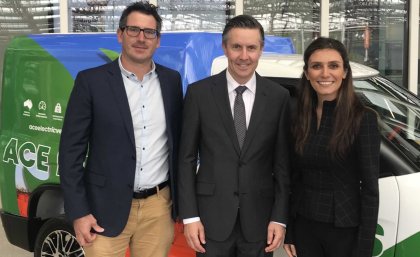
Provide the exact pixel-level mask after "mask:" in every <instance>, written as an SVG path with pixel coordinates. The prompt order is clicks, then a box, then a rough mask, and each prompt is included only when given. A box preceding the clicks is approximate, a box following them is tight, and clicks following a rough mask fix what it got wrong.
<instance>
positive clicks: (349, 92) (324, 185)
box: [284, 37, 380, 257]
mask: <svg viewBox="0 0 420 257" xmlns="http://www.w3.org/2000/svg"><path fill="white" fill-rule="evenodd" d="M304 62H305V65H304V68H303V69H304V71H303V75H302V79H301V84H300V91H301V92H300V94H299V97H298V104H297V114H296V119H295V122H294V124H293V128H292V131H293V135H294V150H295V157H294V161H293V163H294V169H293V174H292V194H291V217H290V222H289V224H288V227H287V233H286V241H285V246H284V248H285V250H286V252H287V254H288V255H289V257H292V256H299V257H324V256H329V257H350V256H351V257H371V256H372V250H373V244H374V239H375V231H376V224H377V218H378V206H379V187H378V176H379V145H380V134H379V130H378V121H377V119H378V118H377V115H376V113H375V112H374V111H373V110H371V109H369V108H367V107H365V106H364V105H363V103H362V102H361V101H360V100H359V98H358V97H357V95H356V93H355V91H354V88H353V79H352V71H351V67H350V64H349V58H348V54H347V51H346V49H345V47H344V45H343V44H342V43H341V42H339V41H337V40H334V39H331V38H322V37H321V38H318V39H316V40H314V41H313V42H312V43H311V44H310V45H309V46H308V48H307V49H306V50H305V53H304Z"/></svg>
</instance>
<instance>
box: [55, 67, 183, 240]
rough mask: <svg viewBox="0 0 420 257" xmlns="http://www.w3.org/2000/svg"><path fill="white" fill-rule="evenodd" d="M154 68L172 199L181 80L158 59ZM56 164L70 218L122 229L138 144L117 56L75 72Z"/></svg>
mask: <svg viewBox="0 0 420 257" xmlns="http://www.w3.org/2000/svg"><path fill="white" fill-rule="evenodd" d="M156 72H157V74H158V77H159V81H160V86H161V90H162V97H163V102H164V109H165V117H166V127H167V135H168V146H169V178H170V188H171V194H172V199H176V190H175V189H176V188H175V185H176V175H175V173H176V169H177V158H178V155H177V151H178V144H179V136H180V125H181V115H182V84H181V78H180V75H179V73H178V72H176V71H174V70H171V69H168V68H165V67H163V66H161V65H158V64H156ZM86 155H88V157H87V158H85V157H86ZM84 162H86V163H85V165H84ZM59 164H60V179H61V187H62V189H63V192H64V204H65V212H66V216H67V217H68V219H69V220H70V221H73V220H75V219H77V218H80V217H83V216H85V215H87V214H90V213H91V214H93V215H94V216H95V218H96V219H97V221H98V224H99V225H100V226H102V227H103V228H105V231H104V232H103V234H104V235H106V236H117V235H118V234H120V232H121V231H122V230H123V228H124V226H125V225H126V222H127V219H128V214H129V211H130V206H131V201H132V196H133V186H134V177H135V167H136V148H135V140H134V130H133V121H132V118H131V113H130V107H129V104H128V99H127V94H126V91H125V88H124V83H123V80H122V75H121V70H120V68H119V65H118V60H115V61H114V62H112V63H109V64H105V65H103V66H99V67H96V68H92V69H88V70H85V71H81V72H80V73H79V74H78V75H77V77H76V81H75V85H74V88H73V91H72V93H71V96H70V99H69V102H68V106H67V111H66V116H65V120H64V124H63V129H62V134H61V142H60V155H59ZM173 216H174V217H175V216H176V202H175V201H174V205H173Z"/></svg>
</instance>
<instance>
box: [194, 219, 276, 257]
mask: <svg viewBox="0 0 420 257" xmlns="http://www.w3.org/2000/svg"><path fill="white" fill-rule="evenodd" d="M203 247H204V249H206V252H205V253H197V255H196V256H197V257H272V256H273V253H266V252H265V251H264V249H265V247H267V239H264V240H262V241H258V242H247V241H246V240H245V238H244V236H243V235H242V230H241V225H240V222H239V215H238V218H237V219H236V224H235V227H234V229H233V231H232V234H231V235H230V236H229V238H228V239H227V240H226V241H221V242H220V241H214V240H211V239H209V238H207V237H206V244H205V245H204V246H203Z"/></svg>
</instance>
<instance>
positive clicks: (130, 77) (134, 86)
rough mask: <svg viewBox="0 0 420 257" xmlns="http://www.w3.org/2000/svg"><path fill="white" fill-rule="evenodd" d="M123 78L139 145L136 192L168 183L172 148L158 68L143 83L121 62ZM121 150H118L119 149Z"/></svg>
mask: <svg viewBox="0 0 420 257" xmlns="http://www.w3.org/2000/svg"><path fill="white" fill-rule="evenodd" d="M119 64H120V69H121V74H122V77H123V81H124V87H125V91H126V93H127V98H128V104H129V106H130V111H131V117H132V120H133V127H134V137H135V142H136V176H135V181H134V188H133V190H134V191H139V190H142V189H146V188H152V187H155V186H157V185H159V184H160V183H162V182H165V181H166V180H168V177H169V174H168V171H169V161H168V158H169V148H168V136H167V134H166V119H165V109H164V107H163V98H162V91H161V88H160V82H159V78H158V75H157V73H156V71H155V68H156V65H155V63H154V62H152V70H151V71H150V72H148V73H146V74H145V75H144V76H143V80H139V79H138V78H137V76H136V75H135V74H134V73H132V72H130V71H128V70H126V69H125V68H124V67H123V66H122V63H121V57H120V58H119ZM116 150H118V149H116Z"/></svg>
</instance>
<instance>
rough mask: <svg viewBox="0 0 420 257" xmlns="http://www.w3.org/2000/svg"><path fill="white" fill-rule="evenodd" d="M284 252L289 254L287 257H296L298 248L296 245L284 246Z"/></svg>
mask: <svg viewBox="0 0 420 257" xmlns="http://www.w3.org/2000/svg"><path fill="white" fill-rule="evenodd" d="M283 248H284V250H285V251H286V253H287V256H289V257H296V256H297V255H296V247H295V245H292V244H284V246H283Z"/></svg>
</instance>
